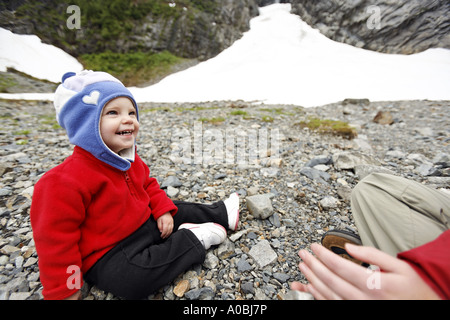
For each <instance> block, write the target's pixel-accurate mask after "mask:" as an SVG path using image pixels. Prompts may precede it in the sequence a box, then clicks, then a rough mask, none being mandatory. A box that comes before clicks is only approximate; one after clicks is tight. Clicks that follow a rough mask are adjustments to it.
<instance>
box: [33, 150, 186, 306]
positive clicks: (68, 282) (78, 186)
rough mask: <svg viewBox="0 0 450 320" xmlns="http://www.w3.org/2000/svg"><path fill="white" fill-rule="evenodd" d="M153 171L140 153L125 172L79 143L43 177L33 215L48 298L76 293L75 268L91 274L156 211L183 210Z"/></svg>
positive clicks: (35, 194) (154, 215)
mask: <svg viewBox="0 0 450 320" xmlns="http://www.w3.org/2000/svg"><path fill="white" fill-rule="evenodd" d="M149 174H150V170H149V169H148V167H147V166H146V165H145V164H144V162H143V161H142V160H141V159H140V158H139V157H138V156H137V155H136V159H135V162H134V163H132V165H131V168H130V169H129V170H128V171H126V172H123V171H120V170H117V169H115V168H113V167H111V166H109V165H108V164H105V163H103V162H102V161H100V160H98V159H96V158H95V157H94V156H93V155H91V154H90V153H89V152H87V151H85V150H83V149H82V148H79V147H75V149H74V153H73V154H72V155H71V156H70V157H68V158H67V159H66V160H65V161H64V162H63V163H62V164H60V165H59V166H57V167H55V168H53V169H52V170H50V171H49V172H47V173H46V174H45V175H44V176H43V177H42V178H41V179H40V180H39V181H38V183H37V184H36V185H35V188H34V194H33V201H32V205H31V212H30V215H31V225H32V228H33V236H34V240H35V244H36V251H37V254H38V256H39V271H40V278H41V283H42V285H43V287H44V290H43V295H44V298H45V299H64V298H67V297H69V296H71V295H73V294H74V293H75V292H76V291H77V290H78V289H79V288H80V285H82V280H81V275H80V278H79V279H78V281H79V282H78V284H79V285H74V284H76V283H77V282H76V281H75V280H76V279H74V275H75V274H74V270H77V269H79V270H81V273H85V272H86V271H87V270H89V268H91V267H92V266H93V265H94V264H95V262H96V261H97V260H98V259H100V258H101V257H102V256H103V255H104V254H105V253H106V252H108V251H109V250H110V249H112V248H113V247H114V246H115V245H116V244H118V242H120V241H121V240H123V239H124V238H126V237H127V236H129V235H130V234H132V233H133V232H134V231H136V230H137V229H138V228H139V227H140V226H141V225H142V224H143V223H144V222H145V221H147V220H148V219H149V217H150V215H153V217H154V218H155V220H156V219H158V218H159V217H160V216H161V215H163V214H164V213H166V212H170V213H171V214H172V215H174V214H175V213H176V212H177V207H176V206H175V205H174V204H173V202H172V201H171V200H170V199H169V198H168V197H167V195H166V193H165V192H164V191H163V190H161V189H160V186H159V185H158V182H157V181H156V179H154V178H150V177H149Z"/></svg>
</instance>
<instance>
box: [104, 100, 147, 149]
mask: <svg viewBox="0 0 450 320" xmlns="http://www.w3.org/2000/svg"><path fill="white" fill-rule="evenodd" d="M138 131H139V122H138V121H137V113H136V109H135V108H134V105H133V103H132V102H131V101H130V100H129V99H128V98H125V97H119V98H116V99H113V100H111V101H110V102H108V103H107V104H106V105H105V107H104V108H103V110H102V115H101V119H100V134H101V136H102V139H103V141H104V142H105V144H106V145H107V146H108V147H109V148H110V149H111V150H112V151H114V152H115V153H119V152H120V151H122V150H124V149H128V148H131V147H133V145H134V141H135V139H136V136H137V134H138Z"/></svg>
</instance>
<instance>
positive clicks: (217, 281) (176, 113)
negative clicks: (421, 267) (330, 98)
mask: <svg viewBox="0 0 450 320" xmlns="http://www.w3.org/2000/svg"><path fill="white" fill-rule="evenodd" d="M449 106H450V103H449V102H448V101H396V102H368V101H367V100H355V99H352V100H347V101H343V102H339V103H335V104H331V105H326V106H321V107H316V108H308V109H304V108H302V107H298V106H290V105H276V106H274V105H264V104H258V103H245V102H242V101H234V102H231V101H221V102H210V103H197V104H193V103H186V104H150V103H148V104H143V105H141V113H140V118H141V130H140V134H139V135H140V136H139V140H138V152H139V154H140V156H141V157H142V158H143V160H144V161H145V162H146V163H147V164H148V165H149V167H150V169H151V173H152V175H153V176H154V177H156V178H157V179H158V181H159V182H160V184H161V185H162V186H164V189H165V190H166V192H167V193H168V194H169V196H170V197H171V198H173V199H180V200H185V201H193V202H203V203H211V202H214V201H218V200H221V199H225V198H226V197H227V196H228V195H229V194H231V193H232V192H238V193H239V195H240V198H241V207H240V211H241V220H240V224H239V230H238V231H237V232H234V233H232V232H230V233H229V237H228V239H227V240H226V241H225V242H224V243H223V244H221V245H219V246H216V247H212V248H211V249H210V250H208V253H207V256H206V260H205V262H204V263H203V264H202V265H195V266H192V268H190V269H189V270H187V271H186V272H185V273H183V274H181V275H179V277H178V278H176V279H174V280H173V281H172V282H171V283H169V284H167V285H166V286H164V287H163V288H161V289H160V290H159V291H157V292H155V293H154V294H152V295H150V296H149V297H148V299H156V300H179V299H183V300H264V299H268V300H276V299H285V300H289V299H310V298H311V296H309V295H304V294H298V293H295V292H291V291H290V289H289V286H290V283H291V282H292V281H303V282H304V281H305V279H304V277H303V276H302V274H301V273H300V272H299V270H298V263H299V261H300V259H299V257H298V255H297V253H298V251H299V250H300V249H302V248H309V246H310V244H311V243H314V242H320V239H321V237H322V235H323V234H324V233H325V232H326V231H327V230H332V229H335V228H339V229H347V230H351V231H357V230H356V227H355V225H354V222H353V217H352V214H351V209H350V193H351V190H352V188H353V187H354V186H355V185H356V184H357V183H358V182H359V181H360V180H361V179H362V178H363V177H365V176H366V175H368V174H370V173H371V172H390V173H392V174H396V175H399V176H403V177H406V178H409V179H413V180H416V181H419V182H423V183H425V184H427V185H430V186H432V187H435V188H438V189H441V190H442V191H443V192H449V191H448V190H449V187H450V160H449V154H450V152H449V142H450V123H449V122H450V118H449V113H448V110H449ZM380 111H382V112H389V113H390V114H391V115H392V119H393V123H392V124H391V125H383V124H380V123H376V122H374V121H373V119H374V117H375V116H376V115H377V114H378V113H379V112H380ZM0 117H1V119H2V127H1V129H0V175H1V178H2V179H1V182H0V203H1V207H0V299H2V300H8V299H9V300H39V299H43V296H42V286H41V283H40V282H39V267H38V256H37V254H36V251H35V245H34V240H33V231H32V229H31V225H30V219H29V210H30V205H31V199H32V194H33V186H34V184H35V183H36V182H37V181H38V180H39V178H40V177H41V176H42V174H44V173H45V172H47V171H48V170H49V169H51V168H52V167H54V166H56V165H57V164H59V163H61V162H62V161H63V160H64V158H66V157H67V156H69V155H70V154H71V153H72V149H73V147H72V146H71V145H70V144H69V143H68V140H67V138H66V135H65V133H64V131H63V130H62V129H61V128H60V127H59V126H58V125H57V124H56V121H55V117H54V111H53V107H52V104H51V103H48V102H32V101H31V102H30V101H28V102H26V101H5V100H0ZM311 117H317V118H320V119H332V120H342V121H345V122H348V123H350V124H351V125H353V126H354V127H355V128H356V129H357V131H358V136H357V137H356V138H354V139H352V140H347V139H344V138H342V137H340V136H337V135H333V134H327V135H324V134H320V133H318V132H315V131H311V130H310V129H307V128H303V127H302V126H301V125H300V124H299V123H300V122H302V121H307V120H308V119H310V118H311ZM244 142H245V143H244ZM265 146H267V148H265ZM255 199H260V200H256V201H255ZM261 199H263V200H261ZM82 293H83V299H87V300H109V299H119V298H118V297H115V296H113V295H112V294H110V293H107V292H103V291H101V290H99V289H98V288H96V287H89V286H88V285H85V286H84V287H83V289H82Z"/></svg>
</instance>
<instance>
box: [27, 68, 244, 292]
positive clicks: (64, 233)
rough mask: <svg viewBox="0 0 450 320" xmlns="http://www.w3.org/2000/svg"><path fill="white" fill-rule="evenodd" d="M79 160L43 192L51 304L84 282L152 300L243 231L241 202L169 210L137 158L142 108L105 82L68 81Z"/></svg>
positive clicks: (60, 91) (58, 103) (44, 182)
mask: <svg viewBox="0 0 450 320" xmlns="http://www.w3.org/2000/svg"><path fill="white" fill-rule="evenodd" d="M54 105H55V109H56V114H57V119H58V122H59V124H60V125H61V126H62V127H63V128H64V129H65V130H66V131H67V134H68V136H69V140H70V142H71V143H72V144H74V145H75V147H74V151H73V154H72V155H71V156H70V157H68V158H67V159H66V160H65V161H64V162H63V163H62V164H60V165H58V166H57V167H55V168H53V169H52V170H50V171H49V172H47V173H46V174H45V175H44V176H43V177H42V178H41V179H40V180H39V181H38V183H37V184H36V185H35V188H34V194H33V201H32V206H31V213H30V214H31V224H32V228H33V235H34V240H35V243H36V250H37V253H38V256H39V269H40V279H41V282H42V285H43V287H44V290H43V295H44V298H45V299H78V298H80V288H81V286H82V284H83V279H84V281H87V282H88V283H90V284H93V285H96V286H97V287H98V288H100V289H102V290H105V291H108V292H111V293H113V294H114V295H116V296H119V297H123V298H127V299H142V298H146V297H147V296H148V295H149V294H151V293H152V292H155V291H156V290H158V289H159V288H160V287H162V286H164V285H165V284H167V283H169V282H170V281H172V280H173V279H174V278H175V277H177V276H178V275H179V274H181V273H182V272H184V271H185V270H186V269H188V268H189V267H190V266H192V265H193V264H199V263H202V262H203V261H204V258H205V252H206V250H207V249H209V248H210V247H211V246H212V245H218V244H220V243H221V242H223V241H224V240H225V239H226V237H227V231H226V229H229V230H233V231H234V230H236V229H237V226H238V222H239V197H238V195H237V194H232V195H231V196H230V197H229V198H228V199H226V200H225V201H219V202H217V203H214V204H211V205H205V204H194V203H186V202H181V201H174V202H173V201H171V200H170V199H169V198H168V197H167V195H166V193H165V192H164V191H163V190H161V189H160V187H159V185H158V182H157V181H156V179H154V178H151V177H149V174H150V170H149V169H148V167H147V166H146V165H145V164H144V163H143V162H142V160H141V159H140V158H139V156H138V155H137V153H136V146H135V140H136V136H137V134H138V131H139V114H138V106H137V104H136V102H135V100H134V98H133V96H132V95H131V93H130V92H129V91H128V90H127V89H126V88H125V87H124V86H123V84H122V83H121V82H120V81H119V80H117V79H116V78H114V77H112V76H111V75H109V74H107V73H104V72H93V71H83V72H81V73H79V74H75V73H67V74H65V75H64V76H63V79H62V83H61V85H60V86H59V87H58V88H57V90H56V92H55V98H54Z"/></svg>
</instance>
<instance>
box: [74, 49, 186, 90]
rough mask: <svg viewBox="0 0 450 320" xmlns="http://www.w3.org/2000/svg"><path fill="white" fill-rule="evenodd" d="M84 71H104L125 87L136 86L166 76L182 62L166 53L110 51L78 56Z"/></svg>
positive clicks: (180, 59)
mask: <svg viewBox="0 0 450 320" xmlns="http://www.w3.org/2000/svg"><path fill="white" fill-rule="evenodd" d="M80 61H81V63H82V64H83V65H84V67H85V68H86V69H89V70H95V71H105V72H108V73H110V74H112V75H113V76H115V77H117V78H119V79H120V80H121V81H122V82H123V83H124V84H125V85H126V86H134V85H138V84H139V83H140V81H142V79H147V80H148V79H154V78H158V77H163V76H166V75H168V74H169V73H170V70H171V68H172V66H173V65H175V64H177V63H180V62H182V61H183V59H182V58H178V57H176V56H174V55H173V54H171V53H170V52H168V51H163V52H160V53H145V52H131V53H114V52H111V51H107V52H102V53H93V54H84V55H82V56H80Z"/></svg>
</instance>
